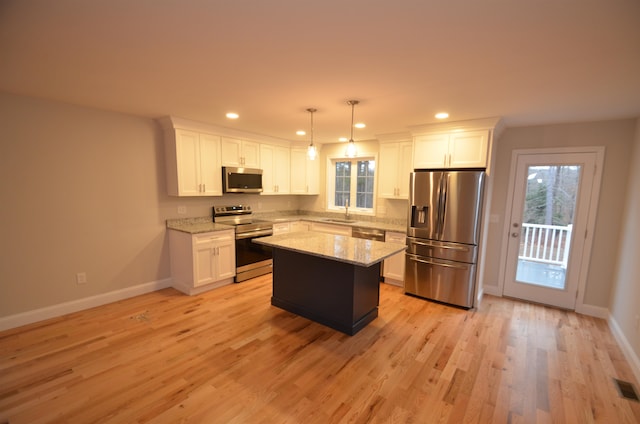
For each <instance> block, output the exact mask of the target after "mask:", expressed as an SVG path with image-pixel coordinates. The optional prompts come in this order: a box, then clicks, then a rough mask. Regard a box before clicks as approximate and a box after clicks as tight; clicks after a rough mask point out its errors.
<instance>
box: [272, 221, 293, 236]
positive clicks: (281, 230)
mask: <svg viewBox="0 0 640 424" xmlns="http://www.w3.org/2000/svg"><path fill="white" fill-rule="evenodd" d="M289 231H291V224H290V223H289V222H276V223H275V224H273V235H274V236H277V235H278V234H285V233H288V232H289Z"/></svg>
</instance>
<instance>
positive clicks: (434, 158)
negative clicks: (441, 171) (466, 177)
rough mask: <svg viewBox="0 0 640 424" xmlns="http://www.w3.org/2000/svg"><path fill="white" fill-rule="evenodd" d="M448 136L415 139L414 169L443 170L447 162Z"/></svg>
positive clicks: (440, 135)
mask: <svg viewBox="0 0 640 424" xmlns="http://www.w3.org/2000/svg"><path fill="white" fill-rule="evenodd" d="M448 155H449V135H448V134H429V135H421V136H418V137H416V138H415V140H414V146H413V167H414V168H415V169H430V168H431V169H432V168H444V167H445V166H446V163H447V162H448Z"/></svg>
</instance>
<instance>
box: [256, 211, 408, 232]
mask: <svg viewBox="0 0 640 424" xmlns="http://www.w3.org/2000/svg"><path fill="white" fill-rule="evenodd" d="M266 219H269V220H271V221H273V222H274V223H278V222H292V221H307V222H318V223H322V224H332V225H344V226H347V227H364V228H375V229H379V230H384V231H393V232H396V233H406V232H407V226H406V224H404V223H402V224H398V223H387V222H379V221H363V220H358V219H357V217H355V218H354V219H353V220H352V221H351V222H339V221H335V220H332V219H335V218H328V217H324V216H316V215H288V216H287V215H285V216H278V217H275V218H269V217H267V218H266Z"/></svg>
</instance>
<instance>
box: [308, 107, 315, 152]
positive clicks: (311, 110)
mask: <svg viewBox="0 0 640 424" xmlns="http://www.w3.org/2000/svg"><path fill="white" fill-rule="evenodd" d="M317 110H318V109H314V108H312V107H310V108H309V109H307V112H309V113H310V114H311V145H312V146H313V112H316V111H317Z"/></svg>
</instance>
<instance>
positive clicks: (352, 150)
mask: <svg viewBox="0 0 640 424" xmlns="http://www.w3.org/2000/svg"><path fill="white" fill-rule="evenodd" d="M358 103H360V102H359V101H358V100H349V101H348V102H347V104H348V105H351V138H349V142H348V143H347V149H346V151H345V155H347V157H349V158H353V157H356V154H357V153H358V152H357V149H356V143H355V141H353V125H354V124H353V115H354V109H355V107H356V105H357V104H358Z"/></svg>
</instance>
